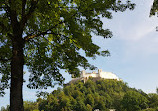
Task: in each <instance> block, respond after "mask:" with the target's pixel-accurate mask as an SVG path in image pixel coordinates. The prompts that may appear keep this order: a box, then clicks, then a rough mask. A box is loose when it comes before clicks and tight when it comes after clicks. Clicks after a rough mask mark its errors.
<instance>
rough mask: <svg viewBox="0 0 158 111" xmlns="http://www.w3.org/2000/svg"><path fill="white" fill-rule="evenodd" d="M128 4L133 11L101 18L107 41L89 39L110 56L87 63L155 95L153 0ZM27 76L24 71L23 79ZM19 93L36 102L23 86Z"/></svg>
mask: <svg viewBox="0 0 158 111" xmlns="http://www.w3.org/2000/svg"><path fill="white" fill-rule="evenodd" d="M132 1H133V2H134V3H136V8H135V10H133V11H126V12H123V13H121V12H119V13H113V19H112V20H107V19H104V18H103V19H102V20H103V22H104V28H109V29H110V30H111V31H112V32H113V37H112V38H111V39H104V38H102V37H98V36H93V41H94V43H96V44H97V45H99V46H100V47H101V49H102V50H106V49H108V50H109V51H110V53H111V56H110V57H100V56H98V57H97V59H96V60H92V59H89V62H90V63H92V64H94V65H95V66H97V67H98V68H99V69H102V70H103V71H107V72H113V73H115V74H116V75H117V76H118V77H120V78H121V79H123V81H125V82H127V83H128V85H129V86H130V87H135V88H137V89H142V90H143V91H145V92H146V93H155V92H156V87H158V32H156V26H158V18H157V17H156V16H155V17H149V11H150V8H151V5H152V2H153V0H132ZM26 72H27V71H26ZM28 75H29V73H28V72H27V73H26V75H25V77H26V78H27V77H28ZM64 77H65V78H66V81H65V82H68V81H70V80H71V77H70V76H68V74H64ZM55 88H56V87H55ZM23 91H24V94H23V96H24V100H32V101H34V100H36V96H35V94H36V93H35V92H36V91H37V90H29V89H27V88H26V85H24V88H23ZM47 91H48V92H51V91H53V89H50V88H49V89H48V90H47ZM6 93H7V94H6V95H5V96H4V97H3V98H2V97H0V107H1V106H5V105H6V104H9V91H8V90H7V91H6Z"/></svg>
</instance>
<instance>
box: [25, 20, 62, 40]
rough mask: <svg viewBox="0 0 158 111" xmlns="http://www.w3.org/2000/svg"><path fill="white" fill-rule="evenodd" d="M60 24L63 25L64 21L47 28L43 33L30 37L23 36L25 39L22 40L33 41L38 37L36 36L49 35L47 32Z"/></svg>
mask: <svg viewBox="0 0 158 111" xmlns="http://www.w3.org/2000/svg"><path fill="white" fill-rule="evenodd" d="M62 23H64V21H61V22H59V23H58V24H56V25H55V26H52V27H51V28H49V29H48V30H46V31H44V32H39V33H38V34H34V35H30V36H25V37H24V40H25V41H28V40H30V39H33V38H35V37H38V36H41V35H45V34H51V33H48V32H49V31H50V30H51V29H53V28H56V27H57V26H58V25H59V24H62Z"/></svg>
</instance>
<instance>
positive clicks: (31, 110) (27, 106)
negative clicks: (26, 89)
mask: <svg viewBox="0 0 158 111" xmlns="http://www.w3.org/2000/svg"><path fill="white" fill-rule="evenodd" d="M24 111H39V110H38V103H37V102H31V101H24Z"/></svg>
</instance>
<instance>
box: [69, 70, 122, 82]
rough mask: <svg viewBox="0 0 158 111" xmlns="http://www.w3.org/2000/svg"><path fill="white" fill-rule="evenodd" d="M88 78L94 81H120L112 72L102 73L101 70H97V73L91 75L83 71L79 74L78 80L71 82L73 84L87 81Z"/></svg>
mask: <svg viewBox="0 0 158 111" xmlns="http://www.w3.org/2000/svg"><path fill="white" fill-rule="evenodd" d="M89 77H92V78H96V79H101V78H103V79H114V80H118V81H119V80H120V79H119V78H118V77H117V76H116V75H115V74H113V73H112V72H103V71H102V69H98V72H97V73H96V72H92V73H86V71H85V70H83V71H82V72H81V75H80V77H78V78H72V81H71V82H75V81H77V80H83V81H84V82H85V81H86V80H88V78H89Z"/></svg>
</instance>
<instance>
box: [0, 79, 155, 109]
mask: <svg viewBox="0 0 158 111" xmlns="http://www.w3.org/2000/svg"><path fill="white" fill-rule="evenodd" d="M7 108H8V109H9V106H8V107H7ZM7 108H4V107H3V108H1V111H8V109H7ZM95 109H99V110H100V111H109V109H116V111H158V94H156V93H152V94H146V93H144V92H143V91H142V90H137V89H135V88H130V87H129V86H128V85H127V84H126V83H124V82H123V81H117V80H104V79H101V80H97V81H94V80H93V79H92V78H91V79H89V80H88V81H86V83H83V82H81V81H77V82H76V83H72V84H69V85H67V86H65V87H63V88H62V89H61V88H58V89H57V90H54V91H53V92H52V93H51V94H48V95H47V96H46V97H44V98H38V99H37V101H36V102H31V101H25V102H24V110H25V111H93V110H95Z"/></svg>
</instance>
